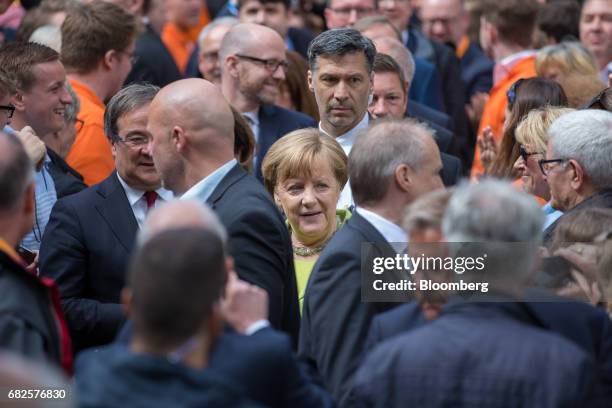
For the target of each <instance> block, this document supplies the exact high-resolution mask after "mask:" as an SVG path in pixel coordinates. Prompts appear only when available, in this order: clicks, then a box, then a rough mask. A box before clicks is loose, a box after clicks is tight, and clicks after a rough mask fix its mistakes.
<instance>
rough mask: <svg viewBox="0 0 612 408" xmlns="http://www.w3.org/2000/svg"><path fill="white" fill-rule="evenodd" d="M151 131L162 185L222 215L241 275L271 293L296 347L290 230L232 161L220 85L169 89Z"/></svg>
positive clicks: (278, 319)
mask: <svg viewBox="0 0 612 408" xmlns="http://www.w3.org/2000/svg"><path fill="white" fill-rule="evenodd" d="M147 129H148V131H149V132H151V136H152V137H151V141H150V144H149V146H148V149H149V150H150V153H151V155H152V156H153V161H154V163H155V166H156V168H157V169H158V171H159V172H160V175H161V178H162V183H163V185H164V186H165V187H166V188H168V189H170V190H172V191H173V192H174V193H175V194H177V195H182V197H181V198H182V199H193V200H198V201H200V202H203V203H207V204H208V205H210V206H211V207H212V209H213V210H214V211H215V212H216V213H217V215H218V216H219V218H220V220H221V222H222V223H223V225H224V226H225V228H226V229H227V232H228V236H229V242H228V244H229V252H230V254H231V255H232V256H233V257H234V261H235V269H236V272H237V273H238V276H239V277H240V278H241V279H243V280H245V281H247V282H249V283H252V284H254V285H257V286H259V287H261V288H262V289H264V290H266V292H268V296H269V299H270V312H269V321H270V323H271V324H272V326H274V327H275V328H278V329H281V330H283V331H286V332H287V333H289V334H290V335H291V336H292V339H293V341H294V344H295V342H296V339H297V332H298V328H299V313H298V303H297V289H296V283H295V273H294V269H293V255H292V251H291V240H290V237H289V233H288V232H287V228H286V227H285V223H284V221H283V219H282V217H281V215H280V213H279V212H278V210H277V209H276V207H275V205H274V203H273V202H272V200H271V198H270V196H269V195H268V193H267V192H266V190H265V189H264V188H263V186H262V185H261V184H260V183H258V182H257V180H256V179H255V178H253V177H252V176H250V175H249V174H247V173H246V172H245V171H244V170H243V169H242V167H240V166H239V165H238V163H237V162H236V160H235V159H234V119H233V115H232V112H231V109H230V106H229V104H228V103H227V101H226V100H225V98H224V97H223V95H222V94H221V92H220V91H219V89H218V88H217V87H216V86H215V85H213V84H212V83H210V82H208V81H205V80H203V79H195V78H192V79H185V80H182V81H177V82H174V83H172V84H170V85H168V86H166V87H165V88H163V89H162V90H161V91H160V92H159V94H158V95H157V96H156V97H155V99H154V100H153V102H152V103H151V107H150V110H149V123H148V125H147Z"/></svg>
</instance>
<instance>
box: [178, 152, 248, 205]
mask: <svg viewBox="0 0 612 408" xmlns="http://www.w3.org/2000/svg"><path fill="white" fill-rule="evenodd" d="M237 163H238V162H237V161H236V159H232V160H230V161H228V162H227V163H225V164H224V165H223V166H221V167H219V168H218V169H217V170H215V171H213V172H212V173H210V174H209V175H208V176H206V177H204V178H203V179H202V180H200V181H199V182H197V183H196V184H194V185H193V186H192V187H191V188H190V189H189V190H187V191H186V192H185V194H183V195H182V196H181V200H191V199H194V200H197V201H199V202H202V203H204V202H206V201H207V200H208V198H209V197H210V195H211V194H212V193H213V191H215V189H216V188H217V186H218V185H219V183H220V182H221V180H223V178H224V177H225V176H226V175H227V173H229V172H230V170H231V169H233V168H234V166H235V165H236V164H237Z"/></svg>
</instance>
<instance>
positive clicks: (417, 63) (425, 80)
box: [408, 58, 445, 110]
mask: <svg viewBox="0 0 612 408" xmlns="http://www.w3.org/2000/svg"><path fill="white" fill-rule="evenodd" d="M408 97H409V98H410V99H412V100H415V101H418V102H419V103H422V104H423V105H425V106H428V107H430V108H431V109H436V110H444V109H445V108H444V102H442V84H441V83H440V75H438V70H437V69H436V67H435V65H434V64H432V63H430V62H428V61H425V60H424V59H422V58H414V78H413V79H412V82H411V83H410V90H409V91H408Z"/></svg>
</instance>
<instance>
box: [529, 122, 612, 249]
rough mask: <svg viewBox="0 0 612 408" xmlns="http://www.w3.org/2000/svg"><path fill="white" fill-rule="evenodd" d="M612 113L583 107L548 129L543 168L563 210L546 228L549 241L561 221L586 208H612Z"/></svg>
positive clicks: (553, 201) (555, 201)
mask: <svg viewBox="0 0 612 408" xmlns="http://www.w3.org/2000/svg"><path fill="white" fill-rule="evenodd" d="M610 129H612V113H610V112H606V111H600V110H580V111H576V112H571V113H568V114H566V115H563V116H561V117H560V118H558V119H557V120H555V121H554V122H553V123H552V125H551V126H550V128H549V129H548V134H549V137H550V138H549V140H548V147H547V149H546V158H545V159H542V160H540V161H539V165H540V170H541V171H542V173H543V174H544V177H545V179H546V181H547V182H548V186H549V187H550V195H551V204H552V207H553V208H554V209H556V210H559V211H562V212H563V213H564V215H563V216H561V217H560V218H559V219H557V221H555V222H554V223H553V224H551V225H550V226H549V227H548V228H547V229H546V230H545V231H544V243H545V244H550V242H551V240H552V236H553V233H554V231H555V228H556V227H557V225H558V224H559V221H560V220H562V219H563V217H564V216H565V215H567V214H568V213H572V212H575V211H579V210H581V209H584V208H594V207H600V208H612V132H610Z"/></svg>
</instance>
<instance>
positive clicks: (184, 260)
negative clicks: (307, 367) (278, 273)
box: [76, 228, 255, 407]
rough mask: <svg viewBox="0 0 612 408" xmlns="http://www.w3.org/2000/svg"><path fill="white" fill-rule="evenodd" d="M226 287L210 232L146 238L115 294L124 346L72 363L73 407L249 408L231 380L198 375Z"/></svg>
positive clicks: (216, 331)
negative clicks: (125, 329)
mask: <svg viewBox="0 0 612 408" xmlns="http://www.w3.org/2000/svg"><path fill="white" fill-rule="evenodd" d="M202 243H206V244H205V245H202ZM202 268H204V270H203V269H202ZM226 280H227V271H226V266H225V253H224V247H223V243H222V242H221V240H220V239H219V237H218V236H217V235H216V234H215V233H214V232H212V231H209V230H205V229H201V228H198V229H188V228H187V229H180V228H179V229H173V230H168V231H163V232H160V233H158V234H156V235H155V236H153V237H151V238H150V239H148V240H147V241H146V242H145V243H144V244H143V245H142V247H140V248H138V249H137V250H136V252H135V254H134V256H133V258H132V261H131V263H130V269H129V273H128V286H127V289H126V290H125V291H124V294H123V301H124V304H125V305H126V308H128V309H129V310H130V315H131V319H132V321H133V322H134V331H133V335H132V338H131V340H130V343H129V346H128V347H125V346H124V345H122V344H114V345H112V346H108V347H105V348H102V349H100V350H95V351H93V352H91V353H89V354H86V355H84V356H83V357H81V358H80V359H79V361H78V367H77V369H78V372H79V375H78V376H77V382H76V385H77V390H78V394H79V399H80V404H81V405H83V406H109V407H110V406H122V405H131V406H133V405H139V404H144V405H146V406H147V407H167V406H177V405H178V406H218V407H248V406H255V404H252V403H250V402H249V401H247V400H246V398H245V397H244V394H243V391H242V390H241V389H240V388H239V384H233V383H232V381H234V380H233V379H231V378H228V379H225V378H223V377H220V376H217V375H216V374H215V373H214V372H211V371H210V370H206V367H207V366H208V365H209V356H210V354H211V352H212V348H213V347H212V346H213V344H215V340H216V339H217V338H218V336H219V335H220V333H221V330H222V325H223V323H222V318H221V315H220V311H219V308H218V302H219V300H220V299H221V296H222V294H223V290H224V287H225V282H226Z"/></svg>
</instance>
